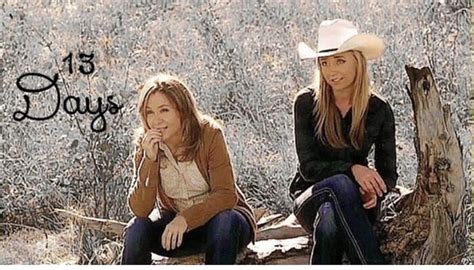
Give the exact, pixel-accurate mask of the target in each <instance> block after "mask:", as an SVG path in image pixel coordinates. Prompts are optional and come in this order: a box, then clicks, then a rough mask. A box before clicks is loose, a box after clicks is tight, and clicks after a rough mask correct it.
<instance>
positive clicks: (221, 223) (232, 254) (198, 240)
mask: <svg viewBox="0 0 474 270" xmlns="http://www.w3.org/2000/svg"><path fill="white" fill-rule="evenodd" d="M175 215H176V214H175V213H173V212H170V211H163V212H162V216H161V217H160V218H159V219H158V220H156V221H152V220H151V219H150V218H137V217H134V218H133V219H132V220H130V222H129V223H128V225H127V227H126V228H125V240H124V248H123V252H122V264H151V252H153V253H156V254H158V255H161V256H165V257H183V256H189V255H193V254H198V253H202V252H205V253H206V259H205V263H206V264H234V263H235V260H236V258H237V254H238V252H239V251H240V250H242V249H243V248H244V247H246V246H247V245H248V244H249V243H250V240H251V233H252V230H251V227H250V224H249V222H248V221H247V219H246V218H245V217H244V216H243V215H242V214H241V213H239V212H238V211H236V210H225V211H222V212H220V213H218V214H216V215H215V216H214V217H213V218H212V219H210V220H209V221H208V222H207V223H206V224H205V225H203V226H201V227H198V228H196V229H194V230H192V231H189V232H186V233H184V235H183V242H182V244H181V246H180V247H179V248H176V249H174V250H169V251H167V250H165V249H163V247H162V245H161V235H162V234H163V231H164V230H165V227H166V225H167V224H168V223H170V222H171V221H172V220H173V218H174V217H175Z"/></svg>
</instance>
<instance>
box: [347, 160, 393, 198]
mask: <svg viewBox="0 0 474 270" xmlns="http://www.w3.org/2000/svg"><path fill="white" fill-rule="evenodd" d="M351 171H352V174H353V175H354V177H355V180H356V181H357V183H359V185H360V186H361V188H362V189H363V190H364V192H365V193H373V194H377V195H378V196H379V197H382V196H383V193H385V192H387V186H386V185H385V182H384V181H383V179H382V177H381V176H380V175H379V173H378V172H377V171H375V170H372V169H370V168H368V167H366V166H362V165H359V164H356V165H353V166H352V167H351Z"/></svg>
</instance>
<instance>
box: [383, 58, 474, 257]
mask: <svg viewBox="0 0 474 270" xmlns="http://www.w3.org/2000/svg"><path fill="white" fill-rule="evenodd" d="M405 69H406V72H407V73H408V77H409V79H410V87H409V88H408V87H407V91H408V94H409V96H410V99H411V101H412V106H413V112H414V118H415V126H416V138H415V147H416V154H417V156H418V164H419V165H418V173H417V177H416V186H415V188H414V190H413V191H412V192H408V193H405V194H403V195H402V196H401V197H400V198H398V199H397V201H396V202H395V203H394V204H393V205H392V207H393V208H394V209H395V212H397V214H396V215H395V216H394V217H392V218H390V219H388V220H386V221H385V222H382V223H379V224H378V229H377V231H378V233H379V239H380V240H381V241H380V242H381V243H380V244H381V249H382V252H383V253H384V254H386V256H387V258H388V259H389V260H390V261H391V262H392V263H394V264H446V263H454V264H459V263H461V259H462V257H463V255H464V254H465V253H466V251H467V248H468V239H467V224H468V220H466V216H467V215H465V211H466V202H467V201H468V198H469V197H468V196H469V194H468V193H467V191H466V180H465V178H464V171H463V161H462V154H461V148H460V142H459V140H458V139H457V137H456V133H455V131H454V128H453V125H452V123H451V113H450V108H449V105H444V106H442V104H441V101H440V97H439V94H438V91H437V88H436V85H435V81H434V79H433V75H432V73H431V71H430V69H429V68H427V67H423V68H422V69H417V68H413V67H408V66H406V67H405Z"/></svg>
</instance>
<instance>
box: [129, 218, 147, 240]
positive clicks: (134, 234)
mask: <svg viewBox="0 0 474 270" xmlns="http://www.w3.org/2000/svg"><path fill="white" fill-rule="evenodd" d="M151 225H152V222H151V220H150V219H149V218H138V217H134V218H132V219H131V220H130V221H129V222H128V224H127V226H126V227H125V230H124V234H125V238H126V239H130V240H131V241H141V239H144V238H145V239H146V237H148V235H149V231H150V228H151Z"/></svg>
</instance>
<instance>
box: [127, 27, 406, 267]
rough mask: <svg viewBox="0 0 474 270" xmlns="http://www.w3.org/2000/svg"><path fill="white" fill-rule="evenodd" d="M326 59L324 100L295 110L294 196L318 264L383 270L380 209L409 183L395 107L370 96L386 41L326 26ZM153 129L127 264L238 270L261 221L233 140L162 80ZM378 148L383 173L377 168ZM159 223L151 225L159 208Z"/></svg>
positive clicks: (150, 86) (145, 92)
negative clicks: (191, 261)
mask: <svg viewBox="0 0 474 270" xmlns="http://www.w3.org/2000/svg"><path fill="white" fill-rule="evenodd" d="M318 42H319V43H318V51H317V52H316V51H313V50H312V49H311V48H310V47H309V46H307V45H305V44H302V45H301V46H300V48H299V52H300V56H301V57H302V58H315V59H317V64H318V67H319V70H320V85H319V89H313V88H306V89H303V90H302V91H300V92H299V93H298V95H297V97H296V100H295V103H294V116H295V141H296V150H297V155H298V160H299V170H298V173H297V175H296V176H295V178H294V179H293V181H292V183H291V186H290V194H291V196H292V198H293V199H294V200H295V207H294V212H295V215H296V217H297V218H298V220H299V222H300V224H301V225H302V226H303V228H305V229H306V230H307V231H308V232H309V233H312V234H313V237H314V246H313V249H312V254H311V263H313V264H339V263H341V261H342V256H343V254H344V252H345V253H346V254H347V256H348V258H349V259H350V261H351V262H352V263H378V264H380V263H384V258H383V256H382V254H381V252H380V249H379V247H378V243H377V238H376V235H375V233H374V231H373V229H372V224H373V222H374V221H375V215H376V209H377V208H378V207H379V206H380V201H381V199H382V198H383V196H384V193H386V192H387V190H389V189H391V188H393V187H394V186H395V182H396V179H397V177H398V175H397V172H396V156H395V123H394V116H393V112H392V109H391V107H390V105H389V104H388V103H387V102H386V101H385V100H383V99H382V98H381V97H380V96H379V95H377V94H376V93H375V92H374V91H372V90H371V89H370V86H369V79H368V72H367V60H370V59H375V58H377V57H379V56H380V55H381V54H382V52H383V48H384V46H383V42H382V40H381V39H379V38H377V37H375V36H373V35H368V34H358V33H357V29H356V28H355V27H354V26H353V25H352V23H350V22H348V21H345V20H332V21H323V22H322V23H321V25H320V29H319V41H318ZM139 113H140V118H141V123H142V129H141V132H140V136H139V140H138V143H137V151H136V154H135V161H134V169H135V178H136V182H135V185H134V186H133V187H132V189H131V192H130V195H129V205H130V208H131V209H132V211H133V213H134V214H135V216H136V217H135V218H133V219H132V220H131V221H130V223H129V225H128V226H127V228H126V230H125V247H124V251H123V255H122V263H124V264H139V263H143V264H145V263H150V262H151V252H154V253H157V254H160V255H164V256H171V257H173V256H182V255H188V254H192V253H197V252H202V251H204V252H205V253H206V263H209V264H212V263H215V264H218V263H220V264H230V263H234V262H235V259H236V255H237V252H238V251H239V250H241V249H242V248H243V247H245V246H246V245H247V244H248V243H249V242H250V241H251V240H252V239H255V231H256V224H255V219H254V216H253V212H252V210H251V208H250V207H249V205H248V204H247V203H246V202H245V198H244V196H243V195H242V192H241V191H240V190H239V188H238V187H236V185H235V180H234V175H233V170H232V166H231V163H230V158H229V153H228V150H227V147H226V144H225V140H224V136H223V133H222V129H221V128H220V127H218V125H217V124H216V123H215V121H213V120H212V119H210V118H209V117H206V116H204V115H202V114H201V113H200V112H199V111H198V110H197V108H196V104H195V102H194V99H193V98H192V95H191V94H190V92H189V90H188V89H187V87H186V86H185V85H184V84H183V83H182V82H180V81H179V80H178V79H177V78H174V77H170V76H167V75H159V76H157V77H155V78H152V79H150V80H149V81H147V82H146V83H145V85H144V86H143V87H141V88H140V93H139ZM373 145H375V157H374V159H375V168H372V167H370V166H368V161H367V156H368V155H369V151H370V149H371V147H372V146H373ZM156 199H158V205H159V207H160V210H161V214H160V217H159V218H154V217H153V216H150V217H149V215H150V213H151V212H152V210H153V208H154V206H155V201H156Z"/></svg>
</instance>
